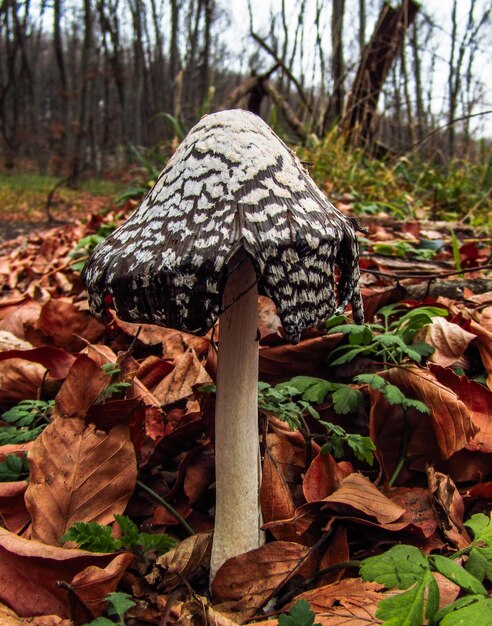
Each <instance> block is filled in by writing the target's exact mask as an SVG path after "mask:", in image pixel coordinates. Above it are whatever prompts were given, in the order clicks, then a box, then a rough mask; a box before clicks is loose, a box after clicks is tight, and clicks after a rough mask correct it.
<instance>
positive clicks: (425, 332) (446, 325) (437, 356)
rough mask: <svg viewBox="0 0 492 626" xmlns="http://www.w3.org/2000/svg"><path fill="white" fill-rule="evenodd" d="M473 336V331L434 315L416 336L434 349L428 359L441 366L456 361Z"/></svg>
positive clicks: (446, 365)
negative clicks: (430, 321)
mask: <svg viewBox="0 0 492 626" xmlns="http://www.w3.org/2000/svg"><path fill="white" fill-rule="evenodd" d="M475 338H476V337H475V335H474V334H473V333H470V332H468V331H467V330H465V329H464V328H461V326H458V324H453V323H451V322H449V321H448V320H447V319H446V318H445V317H434V318H433V320H432V323H431V324H428V325H427V326H425V327H424V328H422V329H421V330H420V331H419V333H418V334H417V336H416V339H417V340H418V341H424V342H425V343H428V344H429V345H431V346H432V347H433V348H434V349H435V350H434V353H433V354H431V356H430V357H429V361H431V362H432V363H435V364H436V365H440V366H442V367H448V366H450V365H453V363H456V361H457V360H458V359H459V358H460V357H462V356H463V354H464V352H465V350H466V349H467V348H468V346H469V345H470V343H471V342H472V341H473V340H474V339H475Z"/></svg>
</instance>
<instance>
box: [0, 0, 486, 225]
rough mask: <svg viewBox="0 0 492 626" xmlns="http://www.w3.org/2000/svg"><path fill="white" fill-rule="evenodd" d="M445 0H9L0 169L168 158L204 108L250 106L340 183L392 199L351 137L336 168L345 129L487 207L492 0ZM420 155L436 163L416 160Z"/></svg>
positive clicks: (68, 173) (4, 22) (0, 23)
mask: <svg viewBox="0 0 492 626" xmlns="http://www.w3.org/2000/svg"><path fill="white" fill-rule="evenodd" d="M447 4H449V7H442V5H439V7H440V8H437V5H436V7H434V5H433V3H425V4H423V5H418V4H417V3H416V2H413V1H412V2H410V1H407V0H405V1H404V2H403V3H401V4H398V5H395V6H394V7H391V6H390V5H389V4H385V3H382V2H380V1H379V0H378V1H375V0H334V1H333V2H328V3H327V2H321V1H320V0H295V1H291V2H287V1H280V0H279V1H278V2H276V3H272V4H271V5H268V4H262V5H259V3H256V2H253V3H246V2H241V3H235V4H234V5H228V4H227V3H224V2H219V1H217V0H169V1H168V0H84V1H83V2H69V1H67V0H53V2H46V1H45V0H42V1H41V2H31V1H29V0H25V1H19V0H3V2H2V3H1V4H0V124H1V128H0V130H1V137H0V150H1V153H2V155H3V159H2V161H3V165H2V170H3V171H6V172H9V171H12V170H13V168H16V167H18V166H19V164H20V165H23V166H26V164H28V165H29V167H30V168H31V169H33V168H34V169H36V170H37V171H39V172H40V173H42V174H52V175H56V176H64V177H68V178H69V182H70V183H71V184H73V183H74V182H76V181H77V180H78V179H79V178H80V176H81V175H83V177H87V176H89V175H90V176H93V175H98V176H101V175H103V174H104V173H108V172H110V171H111V172H113V173H115V172H118V173H120V174H121V172H122V170H123V169H124V168H125V167H126V165H127V164H128V163H129V162H135V161H140V163H142V162H144V163H148V161H142V159H150V161H152V163H153V164H155V163H156V162H157V164H158V166H159V167H160V166H161V165H162V163H163V162H164V161H165V159H166V158H167V157H168V156H169V154H170V153H171V152H172V150H173V149H174V147H175V145H176V141H177V140H179V139H180V138H182V136H183V135H184V134H185V133H186V131H187V130H188V129H189V128H190V127H191V126H192V125H193V124H194V123H195V122H196V121H197V119H199V117H200V116H201V115H203V114H204V113H206V112H210V111H214V110H218V109H221V108H231V107H242V108H248V109H250V110H253V111H255V112H258V113H261V114H262V116H263V117H264V118H266V119H267V120H268V121H269V123H270V124H271V125H272V126H273V127H274V129H275V130H276V131H277V132H278V133H280V134H281V136H283V137H284V138H286V140H287V141H288V142H291V143H302V144H303V145H304V146H306V147H307V148H308V150H309V151H310V152H311V154H310V155H309V156H308V157H307V160H312V161H314V163H315V172H314V175H315V177H318V178H323V179H324V180H326V178H327V177H328V178H331V183H332V185H331V186H332V187H334V188H335V190H336V191H337V192H339V193H341V194H343V193H347V192H348V193H350V192H354V190H355V191H356V193H357V191H358V192H359V193H364V197H365V199H366V200H368V201H369V202H373V201H374V200H377V196H378V195H381V194H382V195H383V197H382V198H379V199H380V200H388V198H386V197H384V196H385V195H386V194H387V192H381V190H380V189H379V190H377V191H375V190H374V188H373V187H374V185H372V186H369V187H371V188H369V189H367V181H366V180H364V179H363V177H362V180H361V179H360V177H359V178H357V177H355V178H354V174H353V168H354V151H353V150H352V152H351V153H350V156H347V157H346V158H345V157H344V159H343V161H344V162H345V161H346V159H348V160H349V162H348V164H346V167H345V168H340V165H339V170H343V171H337V168H336V166H335V164H336V163H338V164H340V160H341V155H342V154H346V152H345V150H344V148H345V147H346V146H347V143H348V144H349V145H351V147H352V149H354V148H360V147H362V148H364V149H365V157H364V158H365V159H367V157H368V155H370V156H373V157H374V156H375V157H376V158H378V159H385V160H386V161H387V160H388V159H390V165H391V166H392V169H391V174H394V173H395V172H396V174H399V175H402V177H403V178H400V180H399V181H398V183H399V186H400V187H401V186H402V185H403V187H404V188H405V191H406V192H409V191H410V192H414V193H415V192H418V191H422V190H424V191H425V192H427V193H428V194H431V195H432V194H433V198H431V196H430V195H428V196H427V198H426V200H428V201H429V202H430V203H431V204H433V205H434V209H435V208H436V207H437V208H438V209H442V210H444V211H451V212H452V211H455V212H458V214H459V213H461V215H462V216H463V215H465V214H466V213H467V211H469V210H470V209H475V207H476V205H477V202H478V203H479V204H478V206H477V208H486V207H487V206H489V205H488V204H487V203H488V202H490V191H487V190H490V186H491V184H490V183H491V173H490V172H491V167H490V141H489V139H490V129H491V127H492V126H491V122H490V120H491V114H490V109H491V104H490V100H491V94H490V87H489V86H488V80H487V75H488V74H490V72H487V67H489V69H490V66H489V59H490V49H491V41H492V39H491V37H490V28H491V12H492V9H491V7H490V4H489V3H487V2H484V1H482V0H467V1H466V2H459V3H458V2H457V0H452V1H451V0H450V1H449V2H448V3H447ZM433 8H435V11H434V14H433V12H432V9H433ZM448 9H449V10H448ZM487 137H489V139H487ZM422 159H423V160H425V161H426V162H429V163H432V164H433V166H435V167H434V168H433V169H431V171H430V172H429V171H422V170H421V169H418V170H412V168H411V164H414V163H417V164H420V163H421V162H422ZM391 160H393V161H391ZM355 162H356V163H357V164H358V165H360V163H361V161H360V160H359V159H357V160H356V161H355ZM366 163H367V161H366V160H365V161H364V164H366ZM473 165H476V166H477V168H478V169H477V168H475V169H474V168H473V167H472V166H473ZM470 168H471V169H472V170H473V172H471V171H470ZM457 171H458V174H457V173H456V172H457ZM451 172H453V174H452V175H451V174H450V173H451ZM373 174H374V172H370V176H369V178H371V179H373V178H374V176H373ZM386 174H387V172H386ZM383 178H385V176H383ZM386 178H387V177H386ZM390 178H391V177H390ZM4 182H5V178H4ZM403 183H404V184H403ZM477 186H478V187H480V189H482V190H483V189H485V198H483V194H481V195H480V194H478V195H477ZM390 188H391V185H390ZM392 191H394V189H392ZM396 195H398V194H396ZM431 200H432V202H431ZM429 202H428V203H427V204H429ZM397 204H398V202H397ZM407 208H408V207H405V206H400V209H407Z"/></svg>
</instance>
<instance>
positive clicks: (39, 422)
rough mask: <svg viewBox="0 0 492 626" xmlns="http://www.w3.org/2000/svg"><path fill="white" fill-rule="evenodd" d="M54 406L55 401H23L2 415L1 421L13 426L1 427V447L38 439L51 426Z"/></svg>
mask: <svg viewBox="0 0 492 626" xmlns="http://www.w3.org/2000/svg"><path fill="white" fill-rule="evenodd" d="M54 406H55V402H54V400H47V401H46V400H22V401H21V402H19V404H16V405H15V406H14V407H12V408H11V409H9V410H8V411H5V412H4V413H2V418H1V419H2V420H3V421H4V422H7V423H8V424H11V426H1V427H0V445H6V444H14V443H27V442H28V441H33V440H34V439H36V437H37V436H38V435H40V434H41V433H42V432H43V430H44V429H45V428H46V426H47V425H48V424H49V422H50V419H51V414H52V412H53V408H54Z"/></svg>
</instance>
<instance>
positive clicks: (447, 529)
mask: <svg viewBox="0 0 492 626" xmlns="http://www.w3.org/2000/svg"><path fill="white" fill-rule="evenodd" d="M427 480H428V482H429V489H430V492H431V494H432V497H433V498H434V507H435V509H436V513H437V517H438V519H439V523H440V527H441V530H442V532H443V533H444V535H445V536H446V538H447V539H448V540H449V541H451V542H452V543H453V544H454V545H455V546H456V547H457V548H458V549H459V550H461V549H463V548H466V547H468V546H469V545H470V542H471V539H470V536H469V534H468V532H467V530H466V528H465V526H464V524H463V514H464V511H465V505H464V503H463V498H462V497H461V494H460V493H459V491H458V489H457V488H456V485H455V484H454V482H453V481H452V480H451V478H450V477H449V476H446V474H442V473H441V472H436V471H435V470H434V469H433V468H432V467H429V468H427Z"/></svg>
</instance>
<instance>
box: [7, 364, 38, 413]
mask: <svg viewBox="0 0 492 626" xmlns="http://www.w3.org/2000/svg"><path fill="white" fill-rule="evenodd" d="M45 372H46V368H45V367H43V366H42V365H40V364H39V363H32V362H30V361H26V360H24V359H19V358H15V359H8V360H6V361H0V403H2V404H17V403H18V402H20V401H21V400H30V399H36V398H37V394H38V389H39V386H40V385H41V383H42V381H43V378H44V375H45Z"/></svg>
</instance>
